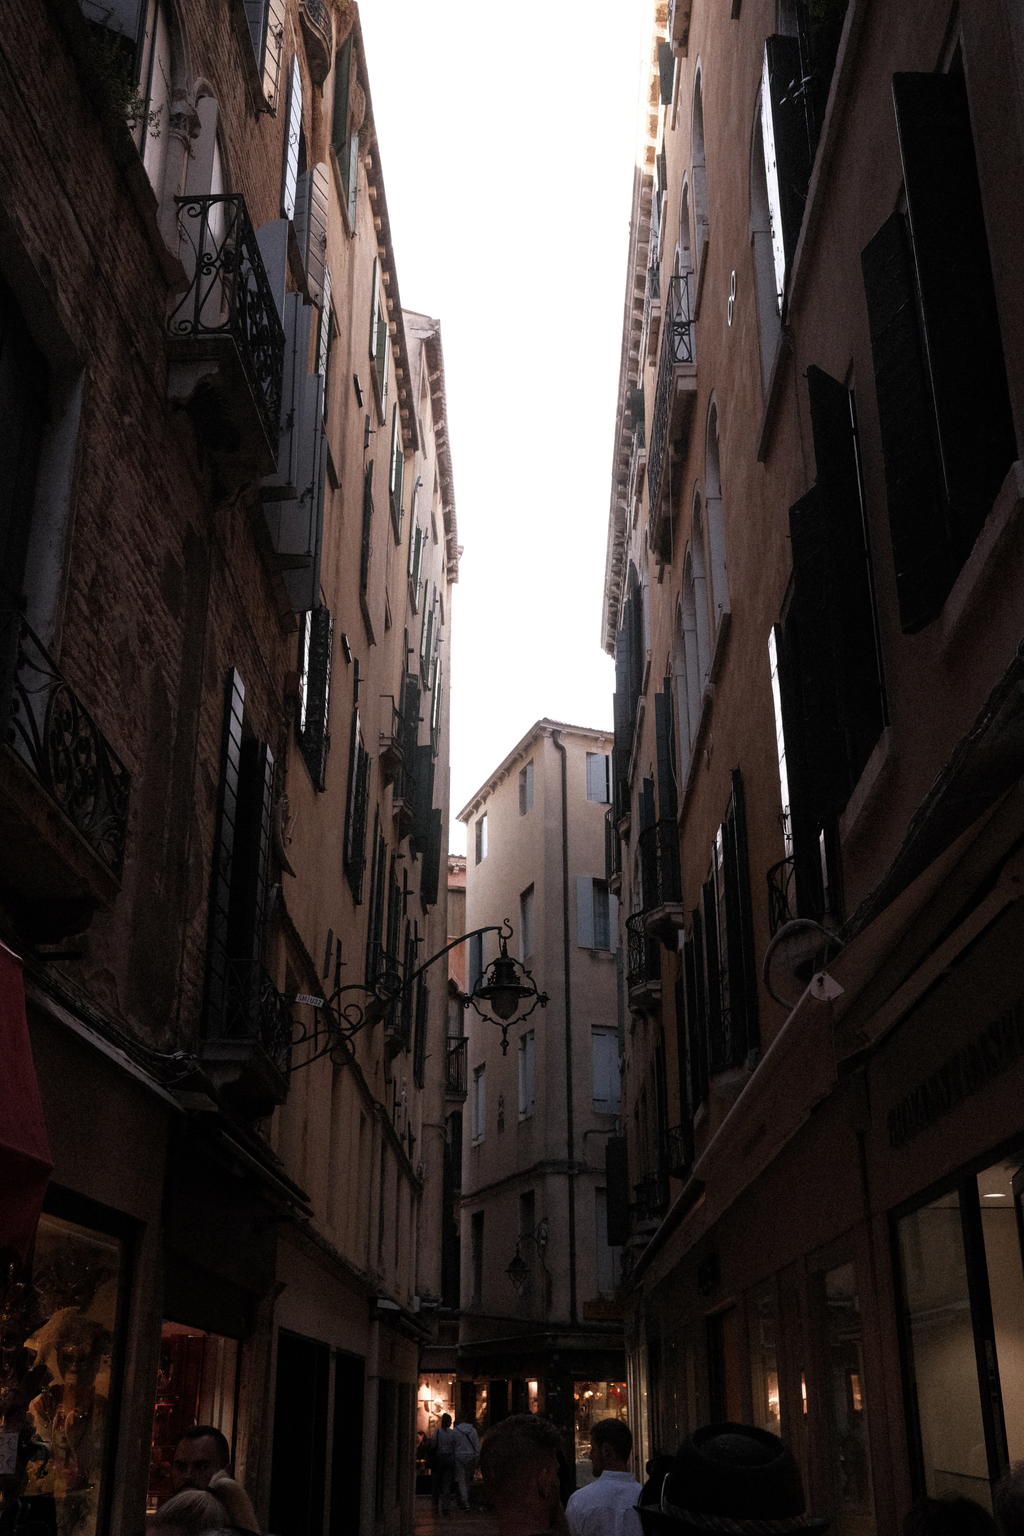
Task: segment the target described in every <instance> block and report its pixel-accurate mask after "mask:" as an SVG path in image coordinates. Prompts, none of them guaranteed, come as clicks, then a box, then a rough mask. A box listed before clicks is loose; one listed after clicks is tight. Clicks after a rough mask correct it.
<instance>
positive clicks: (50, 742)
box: [4, 614, 131, 879]
mask: <svg viewBox="0 0 1024 1536" xmlns="http://www.w3.org/2000/svg"><path fill="white" fill-rule="evenodd" d="M5 617H6V618H7V625H5V626H4V627H5V628H8V631H9V632H10V628H13V629H14V630H15V631H16V638H15V645H16V649H15V653H14V657H13V663H14V667H13V680H12V683H13V686H12V687H11V693H10V705H9V711H8V716H7V721H6V728H5V734H4V740H5V742H6V744H7V745H8V747H10V748H11V750H12V751H13V752H14V753H15V754H16V756H17V757H18V758H20V759H21V761H22V763H23V764H24V765H25V766H26V767H27V768H28V769H29V770H30V771H31V773H32V775H33V776H34V778H35V779H36V780H37V781H38V783H39V784H41V785H42V787H43V789H45V791H46V793H47V794H48V795H49V796H50V798H51V799H52V800H53V801H54V803H55V804H56V805H57V806H59V807H60V809H61V811H62V812H63V813H64V815H65V816H66V817H67V819H68V821H69V822H70V823H71V824H72V826H74V827H75V828H76V830H77V831H78V832H80V833H81V835H82V837H84V839H85V841H86V842H87V843H88V844H89V846H90V848H91V849H92V850H93V852H94V853H95V854H96V855H97V856H98V857H99V858H100V860H101V861H102V863H103V864H104V865H105V866H106V869H107V870H108V871H109V873H110V874H111V875H112V876H114V878H115V879H119V878H120V875H121V867H122V864H123V862H124V844H125V834H126V831H127V827H128V800H129V793H130V790H131V774H130V773H129V772H128V769H127V768H126V767H125V765H124V763H122V761H121V759H120V758H119V757H118V756H117V753H116V752H115V751H114V749H113V748H112V747H111V745H110V743H109V741H108V740H107V738H106V737H105V736H104V734H103V732H102V731H101V730H100V729H99V727H98V726H97V724H96V722H95V720H94V719H93V717H92V715H91V714H90V713H89V711H88V710H87V709H86V707H85V705H84V704H83V703H82V701H81V699H80V698H79V697H78V695H77V694H76V693H75V691H74V689H73V688H72V687H71V686H70V684H69V683H68V682H67V680H66V678H65V677H64V676H63V674H62V673H61V671H60V668H59V667H58V666H57V664H56V662H55V661H54V660H53V658H52V657H51V656H50V654H49V652H48V651H47V650H46V648H45V646H44V645H43V643H42V641H41V640H40V639H39V637H38V636H37V635H36V634H34V633H33V631H32V630H31V629H30V628H29V626H28V624H27V623H26V622H25V620H24V619H23V618H22V617H21V616H20V615H18V614H11V615H7V616H5Z"/></svg>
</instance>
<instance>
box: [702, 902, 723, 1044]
mask: <svg viewBox="0 0 1024 1536" xmlns="http://www.w3.org/2000/svg"><path fill="white" fill-rule="evenodd" d="M700 917H701V930H702V932H703V936H704V988H705V993H704V997H705V1014H704V1017H705V1019H706V1021H707V1040H708V1071H709V1072H714V1071H717V1070H718V1065H719V1061H720V1058H721V1054H722V1052H721V1037H722V983H721V975H720V972H719V968H718V967H719V958H718V912H717V907H716V901H715V882H714V880H713V879H712V880H705V882H704V884H703V886H702V887H701V899H700Z"/></svg>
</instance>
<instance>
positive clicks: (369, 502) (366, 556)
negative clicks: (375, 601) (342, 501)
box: [359, 459, 373, 596]
mask: <svg viewBox="0 0 1024 1536" xmlns="http://www.w3.org/2000/svg"><path fill="white" fill-rule="evenodd" d="M372 523H373V460H372V459H371V460H370V462H369V464H368V465H367V466H366V470H365V472H364V474H363V539H362V546H361V548H360V552H359V590H360V592H361V593H362V594H363V595H364V596H365V594H366V590H367V587H368V585H369V581H370V529H371V526H372Z"/></svg>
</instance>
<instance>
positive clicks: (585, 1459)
mask: <svg viewBox="0 0 1024 1536" xmlns="http://www.w3.org/2000/svg"><path fill="white" fill-rule="evenodd" d="M572 1390H573V1398H574V1400H575V1401H574V1404H573V1406H574V1409H575V1439H576V1486H577V1488H582V1487H584V1486H585V1484H587V1483H590V1482H593V1479H594V1474H593V1471H592V1470H591V1466H590V1431H591V1429H592V1428H593V1426H594V1425H595V1424H597V1423H599V1421H600V1420H601V1419H622V1421H623V1422H624V1423H625V1420H626V1383H625V1382H624V1381H576V1382H574V1383H573V1389H572Z"/></svg>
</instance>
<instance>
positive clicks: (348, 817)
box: [342, 709, 370, 902]
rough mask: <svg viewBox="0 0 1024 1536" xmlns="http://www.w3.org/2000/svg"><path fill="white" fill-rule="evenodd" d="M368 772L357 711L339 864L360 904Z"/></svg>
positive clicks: (355, 713)
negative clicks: (342, 845)
mask: <svg viewBox="0 0 1024 1536" xmlns="http://www.w3.org/2000/svg"><path fill="white" fill-rule="evenodd" d="M369 772H370V757H369V753H367V752H366V751H365V749H364V747H363V744H362V738H361V735H360V730H359V711H358V709H356V710H353V712H352V742H351V746H350V749H349V766H348V800H347V803H346V807H345V842H344V848H343V853H342V864H343V868H344V871H345V877H346V879H347V880H348V883H349V888H350V889H351V891H352V895H353V897H354V898H355V900H356V901H357V902H361V901H362V899H363V870H364V869H365V866H366V808H367V792H368V788H369Z"/></svg>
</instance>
